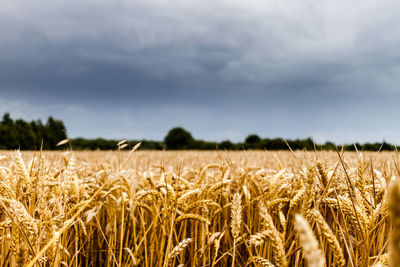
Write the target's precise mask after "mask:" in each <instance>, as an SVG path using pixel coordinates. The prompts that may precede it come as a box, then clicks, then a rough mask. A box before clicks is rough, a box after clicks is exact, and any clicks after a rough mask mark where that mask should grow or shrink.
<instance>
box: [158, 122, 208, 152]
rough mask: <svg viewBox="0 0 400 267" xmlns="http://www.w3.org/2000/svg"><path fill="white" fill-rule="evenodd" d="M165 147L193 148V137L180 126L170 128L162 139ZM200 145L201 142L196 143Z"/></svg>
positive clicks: (174, 148) (175, 148)
mask: <svg viewBox="0 0 400 267" xmlns="http://www.w3.org/2000/svg"><path fill="white" fill-rule="evenodd" d="M164 143H165V145H166V147H167V149H173V150H180V149H192V148H194V138H193V137H192V135H191V134H190V133H189V132H188V131H186V130H185V129H183V128H181V127H176V128H173V129H171V130H170V131H169V132H168V134H167V136H166V137H165V139H164ZM198 144H199V145H201V143H198Z"/></svg>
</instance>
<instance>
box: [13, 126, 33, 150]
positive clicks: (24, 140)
mask: <svg viewBox="0 0 400 267" xmlns="http://www.w3.org/2000/svg"><path fill="white" fill-rule="evenodd" d="M15 129H16V132H17V139H18V144H19V146H20V148H21V149H34V148H35V144H36V135H35V133H34V132H33V130H32V127H31V124H30V123H27V122H26V121H24V120H21V119H19V120H16V121H15Z"/></svg>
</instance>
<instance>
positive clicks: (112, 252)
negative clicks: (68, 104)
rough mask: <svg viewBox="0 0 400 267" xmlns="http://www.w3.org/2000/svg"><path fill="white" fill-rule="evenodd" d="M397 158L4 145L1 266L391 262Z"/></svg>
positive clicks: (397, 243)
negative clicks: (32, 149) (18, 148)
mask: <svg viewBox="0 0 400 267" xmlns="http://www.w3.org/2000/svg"><path fill="white" fill-rule="evenodd" d="M399 166H400V163H399V159H398V155H397V154H396V153H386V152H385V153H383V152H381V153H362V154H361V153H358V154H357V153H344V154H340V156H339V154H337V153H336V152H295V153H290V152H268V151H264V152H255V151H248V152H225V151H224V152H195V151H187V152H146V151H136V152H122V151H115V152H65V153H61V152H43V153H40V152H36V153H34V152H23V153H22V155H21V153H20V152H19V151H11V152H6V151H4V152H1V153H0V265H1V266H7V265H8V266H24V265H28V266H152V267H153V266H154V267H155V266H180V267H181V266H246V265H247V266H389V264H391V266H400V256H399V255H400V183H399V182H398V178H397V176H399V171H400V170H399ZM389 192H390V194H389ZM389 215H390V216H389ZM392 224H393V227H392V226H391V225H392ZM392 228H393V229H394V230H391V229H392ZM390 235H391V236H392V238H391V239H389V236H390Z"/></svg>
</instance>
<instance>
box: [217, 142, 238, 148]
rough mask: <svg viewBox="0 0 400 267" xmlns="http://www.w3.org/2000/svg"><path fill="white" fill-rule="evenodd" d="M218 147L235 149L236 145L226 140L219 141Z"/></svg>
mask: <svg viewBox="0 0 400 267" xmlns="http://www.w3.org/2000/svg"><path fill="white" fill-rule="evenodd" d="M218 147H219V149H226V150H233V149H234V148H235V145H234V144H233V143H232V142H231V141H229V140H224V141H222V142H221V143H219V145H218Z"/></svg>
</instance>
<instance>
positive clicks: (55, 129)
mask: <svg viewBox="0 0 400 267" xmlns="http://www.w3.org/2000/svg"><path fill="white" fill-rule="evenodd" d="M45 129H46V131H45V135H44V136H43V138H44V139H46V140H47V142H48V146H49V147H48V148H47V149H57V146H56V145H57V143H58V142H60V141H61V140H63V139H66V138H67V130H66V128H65V126H64V123H63V122H62V121H61V120H55V119H54V118H53V117H51V116H50V117H49V118H48V120H47V123H46V125H45Z"/></svg>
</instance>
